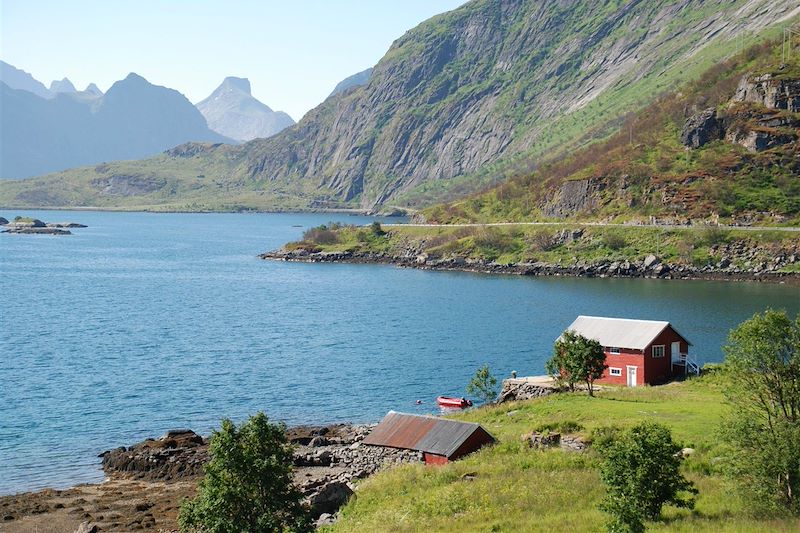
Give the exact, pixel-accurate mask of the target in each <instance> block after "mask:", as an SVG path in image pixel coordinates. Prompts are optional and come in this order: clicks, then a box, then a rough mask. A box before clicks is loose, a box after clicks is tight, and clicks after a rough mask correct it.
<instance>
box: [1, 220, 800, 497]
mask: <svg viewBox="0 0 800 533" xmlns="http://www.w3.org/2000/svg"><path fill="white" fill-rule="evenodd" d="M18 214H23V215H30V216H35V217H37V218H41V219H43V220H46V221H54V222H55V221H62V220H74V221H77V222H82V223H85V224H88V225H89V227H88V228H85V229H76V230H73V235H71V236H65V237H52V236H26V235H0V297H1V298H2V308H1V309H0V357H2V364H0V494H6V493H12V492H16V491H22V490H31V489H36V488H41V487H44V486H66V485H71V484H74V483H78V482H89V481H99V480H101V479H102V477H103V476H102V472H101V470H100V469H99V459H98V458H97V454H98V453H99V452H101V451H103V450H106V449H110V448H113V447H117V446H121V445H128V444H132V443H134V442H137V441H139V440H142V439H144V438H146V437H154V436H159V435H161V434H163V433H164V432H165V431H166V430H167V429H170V428H175V427H188V428H192V429H194V430H196V431H198V432H201V433H203V434H207V433H209V431H210V430H211V429H212V428H214V427H216V426H218V424H219V420H220V418H222V417H231V418H233V419H235V420H241V419H243V418H244V417H246V416H247V415H248V414H252V413H255V412H256V411H259V410H263V411H264V412H266V413H267V414H268V415H269V416H270V417H272V418H275V419H280V420H284V421H286V422H287V423H289V424H297V423H328V422H337V421H353V422H367V421H377V420H379V419H380V417H381V416H382V415H383V414H385V413H386V411H388V410H390V409H395V410H400V411H409V412H431V411H433V410H434V409H435V406H434V398H435V397H436V396H437V395H438V394H451V395H458V396H460V395H462V394H463V390H464V385H465V384H466V382H467V380H468V379H469V377H470V375H471V374H472V373H473V372H474V371H475V369H476V368H477V367H478V366H480V365H482V364H483V363H484V362H488V363H489V364H490V366H491V368H492V370H493V371H494V372H495V373H496V374H498V375H503V376H505V375H508V374H509V373H510V372H511V370H517V372H518V373H519V374H520V375H526V374H541V373H543V369H544V361H545V360H546V359H547V357H548V356H549V354H550V351H551V349H552V343H553V340H554V339H555V337H556V336H557V335H558V334H559V332H560V331H561V330H562V329H563V328H564V327H565V326H567V325H568V324H569V323H570V322H571V321H572V320H573V319H574V318H575V316H576V315H578V314H590V315H606V316H618V317H635V318H646V319H663V320H669V321H672V322H673V323H674V324H675V326H676V327H677V329H678V330H679V331H680V332H681V333H683V334H684V335H685V336H686V337H688V338H689V339H690V340H691V341H692V342H693V343H694V345H693V346H692V350H691V352H692V354H693V355H694V356H696V357H697V358H698V359H699V360H701V361H719V360H720V359H721V358H722V352H721V349H720V345H721V344H722V342H723V341H724V339H725V336H726V335H727V332H728V330H729V329H730V328H731V327H733V326H735V325H736V324H737V323H739V322H740V321H741V320H743V319H745V318H747V317H749V316H751V315H752V314H753V313H754V312H756V311H760V310H762V309H764V308H766V307H767V306H772V307H775V308H786V309H788V310H789V311H791V312H792V313H796V312H798V310H800V289H798V288H797V287H788V286H784V285H773V284H757V283H724V282H687V281H657V280H622V279H569V278H549V279H545V278H539V279H536V278H521V277H512V276H487V275H477V274H467V273H443V272H426V271H418V270H406V269H398V268H394V267H390V266H376V265H346V264H300V263H284V262H272V261H263V260H260V259H258V258H257V257H256V255H257V254H258V253H260V252H263V251H266V250H269V249H274V248H277V247H279V246H280V245H281V244H282V243H284V242H286V241H289V240H292V239H295V238H297V237H299V236H300V234H301V233H302V231H303V229H304V228H308V227H310V226H314V225H318V224H321V223H324V222H327V221H328V220H331V219H338V220H341V221H343V222H346V223H358V224H364V223H368V222H370V221H371V220H372V219H368V218H364V217H350V216H346V215H342V214H338V215H332V214H143V213H106V212H43V211H39V212H28V213H24V212H0V215H2V216H5V217H6V218H9V219H10V218H12V217H13V216H15V215H18ZM417 399H421V400H423V401H424V403H423V404H422V405H419V406H418V405H415V400H417Z"/></svg>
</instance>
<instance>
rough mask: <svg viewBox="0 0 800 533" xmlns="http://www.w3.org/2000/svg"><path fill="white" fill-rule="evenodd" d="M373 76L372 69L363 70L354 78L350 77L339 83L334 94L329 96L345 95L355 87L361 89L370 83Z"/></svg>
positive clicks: (354, 75) (334, 89)
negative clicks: (344, 93)
mask: <svg viewBox="0 0 800 533" xmlns="http://www.w3.org/2000/svg"><path fill="white" fill-rule="evenodd" d="M370 76H372V67H369V68H368V69H366V70H362V71H361V72H357V73H355V74H353V75H352V76H348V77H346V78H345V79H343V80H342V81H340V82H339V83H337V84H336V87H334V88H333V92H331V94H329V95H328V98H330V97H331V96H334V95H337V94H339V93H343V92H345V91H347V90H348V89H352V88H353V87H360V86H361V85H366V84H367V83H368V82H369V78H370Z"/></svg>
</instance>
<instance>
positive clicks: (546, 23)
mask: <svg viewBox="0 0 800 533" xmlns="http://www.w3.org/2000/svg"><path fill="white" fill-rule="evenodd" d="M798 14H800V6H798V5H797V4H796V2H793V1H790V0H778V1H767V0H734V1H729V0H677V1H675V0H673V1H661V0H652V1H631V2H626V3H623V4H620V3H619V2H613V1H607V2H593V1H588V0H562V1H560V2H547V3H542V2H537V1H533V0H530V1H524V0H473V1H471V2H468V3H466V4H464V5H463V6H462V7H460V8H458V9H455V10H453V11H450V12H448V13H445V14H442V15H439V16H436V17H433V18H432V19H429V20H427V21H425V22H423V23H422V24H420V25H419V26H417V27H416V28H414V29H412V30H410V31H409V32H407V33H406V34H405V35H403V36H402V37H400V38H399V39H397V40H396V41H395V42H394V43H393V45H392V46H391V48H390V49H389V50H388V51H387V53H386V54H385V55H384V57H383V58H382V59H381V60H380V61H379V63H378V64H377V65H376V66H375V67H374V69H373V70H372V72H371V73H370V74H368V75H367V80H366V83H363V84H355V85H354V86H351V87H350V88H349V89H347V90H345V91H342V92H339V93H337V94H334V95H332V96H331V97H329V98H328V99H326V100H325V101H324V102H323V103H322V104H320V105H319V106H318V107H317V108H315V109H313V110H312V111H310V112H309V113H307V114H306V115H305V116H304V117H303V119H302V120H301V121H300V122H299V123H297V124H296V125H294V126H291V127H289V128H287V129H285V130H283V131H282V132H280V133H278V134H277V135H274V136H273V137H270V138H268V139H257V140H254V141H251V142H248V143H246V144H243V145H239V146H231V145H218V144H207V143H206V144H204V143H189V144H185V145H181V146H177V147H175V148H172V149H170V150H167V151H166V152H165V153H163V154H160V155H158V156H156V157H153V158H150V159H145V160H141V161H137V162H135V164H133V163H127V162H121V163H110V164H107V165H102V166H97V167H91V168H84V169H75V170H71V171H68V172H64V173H61V174H56V175H53V176H49V177H46V178H37V179H35V180H32V181H31V182H28V183H24V184H22V185H20V184H14V185H13V186H12V185H10V184H2V185H0V203H3V204H6V205H50V206H54V205H95V206H113V207H125V206H137V207H142V206H149V207H150V208H157V209H198V210H203V209H243V208H251V209H252V208H255V209H275V208H298V207H305V208H308V207H312V208H317V207H361V208H365V209H373V208H375V207H377V206H380V205H387V204H395V205H396V204H402V205H425V204H429V203H431V202H433V201H436V200H439V199H442V198H444V199H446V198H448V197H452V196H455V195H460V194H465V193H469V192H471V191H474V190H476V189H477V188H479V187H483V186H485V185H486V184H491V183H492V182H493V181H496V180H504V179H506V178H508V177H510V176H512V175H515V174H519V173H525V172H530V170H531V169H532V168H534V167H535V166H537V165H539V164H541V163H542V162H543V161H547V160H552V159H554V158H557V157H563V156H564V155H565V154H568V153H570V152H571V151H573V150H575V149H576V148H577V147H580V146H583V145H585V144H587V143H590V142H593V141H594V140H598V139H603V138H606V137H608V135H609V134H611V133H614V132H616V131H617V129H618V127H619V125H620V123H621V122H623V121H624V119H625V117H626V116H627V115H628V114H629V113H630V112H632V111H636V110H640V109H643V108H646V106H648V105H650V104H651V103H652V102H653V101H654V100H655V99H656V98H657V97H658V96H659V95H660V94H662V93H664V92H666V91H668V90H672V89H674V88H675V87H677V86H680V85H682V84H685V83H687V82H690V81H692V80H695V79H697V78H698V77H699V76H700V75H701V74H702V73H703V72H705V71H706V70H707V69H708V68H709V67H710V66H713V65H714V64H717V63H720V61H721V60H722V59H724V58H725V57H729V56H730V55H731V54H733V53H734V52H735V51H736V49H737V48H738V47H740V46H741V43H745V44H746V43H752V42H754V41H755V40H757V39H761V38H763V37H765V36H770V35H775V34H777V32H778V31H780V24H781V23H783V22H785V21H788V20H790V19H791V18H792V17H795V16H797V15H798ZM362 81H363V80H362ZM109 182H114V183H118V184H119V187H117V188H116V189H115V191H116V192H109V191H108V189H107V187H106V186H105V184H107V183H109Z"/></svg>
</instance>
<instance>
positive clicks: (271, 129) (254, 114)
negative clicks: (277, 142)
mask: <svg viewBox="0 0 800 533" xmlns="http://www.w3.org/2000/svg"><path fill="white" fill-rule="evenodd" d="M196 107H197V109H199V110H200V112H201V113H202V114H203V116H204V117H205V118H206V121H207V122H208V127H209V128H211V129H212V130H214V131H216V132H217V133H219V134H221V135H224V136H226V137H229V138H231V139H235V140H237V141H250V140H253V139H257V138H266V137H271V136H272V135H275V134H276V133H278V132H280V131H281V130H283V129H285V128H287V127H289V126H292V125H294V123H295V122H294V120H293V119H292V117H290V116H289V115H288V114H286V113H284V112H283V111H273V110H272V109H271V108H270V107H269V106H268V105H266V104H264V103H262V102H260V101H258V100H257V99H256V98H254V97H253V96H252V94H251V92H250V81H249V80H248V79H247V78H236V77H228V78H225V80H223V82H222V84H221V85H220V86H219V87H217V89H216V90H215V91H214V92H213V93H211V95H209V96H208V98H206V99H204V100H202V101H200V102H198V103H197V104H196Z"/></svg>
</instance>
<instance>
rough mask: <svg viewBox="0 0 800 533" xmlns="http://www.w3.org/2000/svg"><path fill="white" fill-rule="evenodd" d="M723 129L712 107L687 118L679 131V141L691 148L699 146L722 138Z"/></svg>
mask: <svg viewBox="0 0 800 533" xmlns="http://www.w3.org/2000/svg"><path fill="white" fill-rule="evenodd" d="M724 135H725V129H724V127H723V125H722V123H721V122H720V121H719V120H718V118H717V110H716V109H715V108H713V107H711V108H708V109H706V110H704V111H703V112H701V113H698V114H697V115H695V116H693V117H691V118H689V120H687V121H686V125H685V126H684V127H683V131H681V143H683V144H684V145H685V146H690V147H692V148H700V147H701V146H703V145H704V144H707V143H709V142H711V141H715V140H718V139H722V137H723V136H724Z"/></svg>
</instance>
